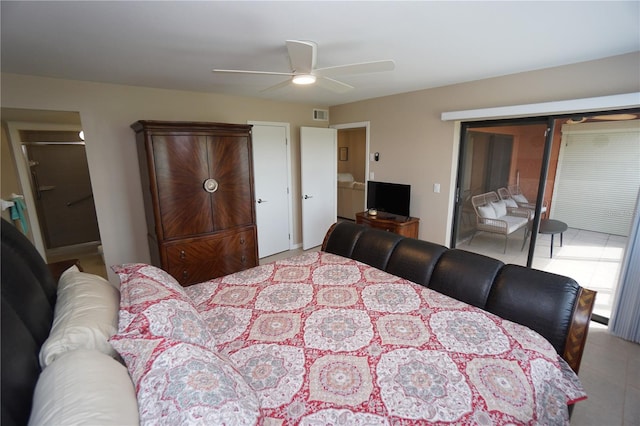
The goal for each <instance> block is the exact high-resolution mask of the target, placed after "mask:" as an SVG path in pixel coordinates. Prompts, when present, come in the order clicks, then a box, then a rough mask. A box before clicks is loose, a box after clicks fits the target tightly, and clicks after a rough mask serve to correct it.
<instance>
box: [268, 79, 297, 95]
mask: <svg viewBox="0 0 640 426" xmlns="http://www.w3.org/2000/svg"><path fill="white" fill-rule="evenodd" d="M290 84H292V83H291V79H287V80H285V81H283V82H282V83H278V84H274V85H273V86H269V87H267V88H266V89H262V90H261V91H260V92H261V93H264V92H270V91H272V90H277V89H281V88H283V87H287V86H288V85H290Z"/></svg>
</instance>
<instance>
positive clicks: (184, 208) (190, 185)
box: [152, 135, 213, 238]
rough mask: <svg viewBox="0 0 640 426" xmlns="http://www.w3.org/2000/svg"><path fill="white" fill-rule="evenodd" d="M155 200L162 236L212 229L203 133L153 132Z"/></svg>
mask: <svg viewBox="0 0 640 426" xmlns="http://www.w3.org/2000/svg"><path fill="white" fill-rule="evenodd" d="M152 140H153V152H154V161H155V171H156V180H157V186H158V202H159V208H160V215H161V216H162V230H163V233H164V238H178V237H185V236H190V235H198V234H203V233H208V232H211V231H212V230H213V226H212V217H211V209H210V207H209V206H210V194H209V193H208V192H207V191H205V190H204V188H203V183H204V181H205V180H206V179H207V178H208V177H209V170H208V161H207V145H206V137H203V136H191V135H166V136H165V135H162V136H157V135H156V136H153V138H152Z"/></svg>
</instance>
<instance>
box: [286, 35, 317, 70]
mask: <svg viewBox="0 0 640 426" xmlns="http://www.w3.org/2000/svg"><path fill="white" fill-rule="evenodd" d="M287 50H288V51H289V62H290V63H291V70H292V71H294V72H295V73H296V74H310V73H311V71H312V70H313V69H314V68H315V66H316V51H317V45H316V44H315V43H314V42H312V41H300V40H287Z"/></svg>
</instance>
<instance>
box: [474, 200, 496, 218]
mask: <svg viewBox="0 0 640 426" xmlns="http://www.w3.org/2000/svg"><path fill="white" fill-rule="evenodd" d="M478 213H480V216H481V217H484V218H485V219H496V210H495V209H494V208H493V207H491V206H490V205H488V204H487V205H485V206H478Z"/></svg>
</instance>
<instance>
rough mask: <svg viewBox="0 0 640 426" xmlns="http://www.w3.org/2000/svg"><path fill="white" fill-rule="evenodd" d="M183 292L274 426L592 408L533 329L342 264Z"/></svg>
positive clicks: (470, 418) (313, 260)
mask: <svg viewBox="0 0 640 426" xmlns="http://www.w3.org/2000/svg"><path fill="white" fill-rule="evenodd" d="M186 292H187V294H188V295H189V296H190V297H191V298H192V299H193V300H194V302H195V303H196V307H197V309H198V310H199V312H200V314H201V315H202V316H203V317H204V319H205V321H206V322H207V324H208V327H209V328H210V331H211V332H212V333H213V335H214V337H215V344H216V348H217V349H218V351H219V352H220V353H221V354H223V355H226V356H227V357H228V358H229V359H230V360H231V361H232V363H233V364H234V365H235V367H236V368H237V370H238V371H239V372H240V373H241V374H242V375H243V376H244V377H245V379H246V380H247V382H248V383H249V385H250V386H251V387H252V388H253V389H255V390H256V392H257V394H258V397H259V400H260V405H261V413H262V423H263V424H265V425H280V424H308V425H315V424H318V425H326V424H334V425H336V424H345V425H365V424H366V425H378V424H380V425H384V424H389V425H408V424H425V423H438V424H446V423H451V424H480V425H497V424H544V425H549V424H568V413H567V406H566V404H567V403H573V402H576V401H579V400H581V399H584V398H586V394H585V392H584V390H583V388H582V386H581V385H580V382H579V380H578V378H577V376H576V375H575V374H574V373H573V371H571V369H570V368H569V367H568V365H567V364H566V363H565V362H564V361H563V360H562V358H561V357H560V356H558V355H557V353H556V352H555V350H554V349H553V347H552V346H551V344H550V343H549V342H547V341H546V340H545V339H544V338H543V337H541V336H540V335H538V334H537V333H535V332H533V331H532V330H530V329H528V328H526V327H524V326H521V325H518V324H515V323H513V322H510V321H506V320H503V319H501V318H500V317H498V316H495V315H493V314H490V313H488V312H485V311H483V310H481V309H478V308H475V307H472V306H470V305H467V304H465V303H462V302H459V301H457V300H455V299H452V298H450V297H447V296H444V295H442V294H440V293H437V292H435V291H432V290H429V289H428V288H425V287H422V286H420V285H418V284H415V283H412V282H409V281H407V280H405V279H402V278H398V277H395V276H393V275H390V274H388V273H386V272H384V271H380V270H378V269H376V268H373V267H371V266H368V265H365V264H363V263H360V262H357V261H355V260H352V259H347V258H343V257H340V256H337V255H334V254H329V253H325V252H311V253H305V254H302V255H299V256H296V257H293V258H289V259H286V260H282V261H277V262H274V263H270V264H267V265H263V266H258V267H255V268H252V269H249V270H246V271H242V272H239V273H235V274H232V275H228V276H225V277H222V278H218V279H215V280H211V281H207V282H205V283H201V284H197V285H194V286H191V287H188V288H186Z"/></svg>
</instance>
